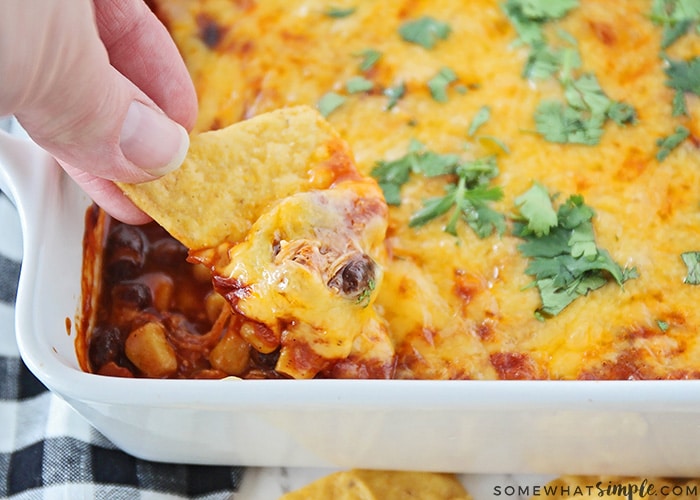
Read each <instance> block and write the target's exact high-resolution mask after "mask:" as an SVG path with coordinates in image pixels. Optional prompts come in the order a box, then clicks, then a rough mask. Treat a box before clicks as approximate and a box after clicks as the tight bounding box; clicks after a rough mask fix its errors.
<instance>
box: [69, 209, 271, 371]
mask: <svg viewBox="0 0 700 500" xmlns="http://www.w3.org/2000/svg"><path fill="white" fill-rule="evenodd" d="M93 210H94V209H93ZM88 216H89V215H88ZM105 217H106V219H105V222H106V234H105V242H104V249H103V251H102V266H101V269H99V270H98V271H97V273H98V274H99V276H97V277H96V278H97V281H99V283H100V284H101V291H100V293H99V298H98V301H97V304H96V311H95V321H94V325H93V326H92V327H91V328H90V330H89V332H88V330H87V328H84V329H83V331H84V332H86V333H87V335H85V337H86V342H85V343H86V346H85V347H83V349H84V354H85V356H84V358H86V361H87V362H86V363H85V362H84V363H83V364H84V365H86V366H85V368H86V369H87V370H88V371H91V372H93V373H98V374H101V375H110V376H120V377H150V378H223V377H227V376H231V375H234V376H238V377H241V378H278V377H281V375H280V374H278V373H277V372H275V370H274V366H275V363H276V361H277V353H276V352H272V353H269V354H261V353H259V352H257V351H256V350H255V349H252V348H250V346H249V345H248V344H247V343H246V342H245V341H244V340H243V339H242V338H240V336H238V335H237V333H236V331H234V330H236V329H234V328H229V327H230V326H231V325H232V324H233V322H232V321H231V319H230V316H231V315H230V314H229V313H227V312H226V311H227V310H228V309H229V308H228V307H227V306H226V307H225V301H224V300H223V298H222V297H221V296H220V295H218V294H217V293H215V292H214V291H213V288H212V283H211V276H210V274H209V271H208V269H206V268H205V267H204V266H201V265H196V264H192V263H189V262H187V260H186V259H187V249H186V248H185V247H184V246H183V245H182V244H181V243H179V242H178V241H176V240H175V239H174V238H172V237H171V236H170V235H169V234H168V233H166V232H165V230H164V229H162V228H161V227H160V226H158V225H157V224H155V223H150V224H146V225H143V226H130V225H126V224H123V223H121V222H119V221H116V220H113V219H110V218H109V217H108V216H105ZM92 244H95V242H92ZM89 247H90V242H89V241H87V240H86V254H87V253H93V254H94V253H95V249H90V248H89ZM237 326H240V325H237ZM137 331H139V332H141V333H142V334H141V337H142V338H141V341H139V342H136V343H135V344H136V346H135V347H132V348H131V351H132V352H130V349H129V346H130V343H131V344H134V342H133V340H132V341H131V342H130V336H134V332H137ZM144 332H145V333H144ZM136 336H138V334H137V335H136ZM79 337H80V336H79ZM163 341H164V342H163ZM220 344H221V347H219V348H218V349H217V346H219V345H220ZM78 349H79V350H80V349H81V346H80V345H78ZM139 349H141V350H143V351H144V352H142V353H141V355H139V354H138V350H139ZM134 352H136V354H134ZM217 356H218V357H217ZM144 357H151V358H152V359H150V360H146V361H144V360H143V358H144ZM212 358H214V359H213V360H212ZM84 361H85V359H84ZM135 361H136V362H135Z"/></svg>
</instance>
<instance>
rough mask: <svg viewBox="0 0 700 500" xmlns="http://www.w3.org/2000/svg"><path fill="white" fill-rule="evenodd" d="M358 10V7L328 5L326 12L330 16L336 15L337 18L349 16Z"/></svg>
mask: <svg viewBox="0 0 700 500" xmlns="http://www.w3.org/2000/svg"><path fill="white" fill-rule="evenodd" d="M356 10H357V8H356V7H334V6H331V7H328V8H327V9H326V10H325V12H324V14H325V15H327V16H328V17H335V18H341V17H348V16H350V15H352V14H354V13H355V11H356Z"/></svg>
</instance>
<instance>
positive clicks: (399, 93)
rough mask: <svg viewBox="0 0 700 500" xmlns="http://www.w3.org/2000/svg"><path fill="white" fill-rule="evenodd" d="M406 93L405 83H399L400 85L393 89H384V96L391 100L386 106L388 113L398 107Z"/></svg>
mask: <svg viewBox="0 0 700 500" xmlns="http://www.w3.org/2000/svg"><path fill="white" fill-rule="evenodd" d="M405 93H406V84H405V83H403V82H401V83H399V84H398V85H394V86H393V87H387V88H386V89H384V95H385V96H387V97H388V98H389V102H388V103H387V105H386V109H387V111H388V110H390V109H392V108H393V107H394V106H396V105H397V104H398V103H399V100H400V99H401V98H402V97H403V96H404V94H405Z"/></svg>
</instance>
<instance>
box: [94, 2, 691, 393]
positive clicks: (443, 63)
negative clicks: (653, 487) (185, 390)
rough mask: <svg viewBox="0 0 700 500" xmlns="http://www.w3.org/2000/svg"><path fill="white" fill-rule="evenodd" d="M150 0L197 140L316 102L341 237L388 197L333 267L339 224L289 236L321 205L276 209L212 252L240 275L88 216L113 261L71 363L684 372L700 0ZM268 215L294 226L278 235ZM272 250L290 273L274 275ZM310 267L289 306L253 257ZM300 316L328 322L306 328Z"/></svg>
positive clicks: (332, 372)
mask: <svg viewBox="0 0 700 500" xmlns="http://www.w3.org/2000/svg"><path fill="white" fill-rule="evenodd" d="M150 4H151V6H152V8H153V10H154V12H155V13H156V15H157V16H159V18H160V19H161V20H162V21H163V22H164V24H165V25H166V26H167V28H168V29H169V31H170V33H171V34H172V36H173V38H174V40H175V42H176V43H177V45H178V47H179V48H180V51H181V53H182V54H183V57H184V59H185V62H186V63H187V66H188V68H189V70H190V73H191V75H192V78H193V80H194V83H195V86H196V88H197V91H198V97H199V102H200V113H199V117H198V122H197V125H196V129H195V131H194V134H195V135H196V134H205V133H208V132H209V131H215V130H220V129H224V128H226V127H229V126H232V125H236V124H243V123H246V122H248V121H249V120H252V119H254V118H255V117H258V116H259V115H263V114H264V113H267V112H271V111H274V110H279V109H284V108H289V107H295V106H308V107H312V108H315V109H316V110H317V112H318V113H319V114H320V115H321V116H323V117H324V118H325V119H326V120H327V121H328V123H329V124H330V125H331V126H332V127H333V129H334V130H336V131H337V134H338V136H339V137H340V138H341V139H342V141H344V144H346V145H347V147H348V150H349V151H351V152H352V154H350V153H348V155H349V156H348V158H350V160H348V162H349V163H348V164H350V163H351V164H352V169H353V171H355V170H356V171H357V182H359V183H360V184H361V185H362V186H363V187H362V189H361V190H360V191H361V192H360V191H357V190H356V188H357V186H355V187H353V189H354V191H353V193H354V194H352V195H348V196H351V197H350V198H348V199H349V200H350V201H348V202H347V203H350V204H351V205H352V206H353V209H348V210H345V209H340V208H338V210H345V211H344V212H343V213H344V214H346V215H345V216H344V217H343V218H342V220H343V221H344V222H343V224H346V226H347V227H352V228H354V229H353V230H352V231H351V232H347V231H345V232H343V233H342V234H345V235H347V234H353V235H361V234H364V233H363V232H362V231H365V226H363V225H362V224H364V222H362V220H364V219H362V216H357V214H358V213H359V214H362V213H368V212H367V210H369V211H370V212H372V213H373V214H375V216H376V215H377V214H380V212H381V214H382V215H381V217H386V219H385V220H384V219H382V221H384V222H378V224H379V225H376V226H371V227H372V228H373V229H372V230H373V231H376V230H379V229H377V228H380V230H381V231H382V233H381V251H379V250H378V249H377V248H376V247H375V246H373V247H372V248H374V251H375V253H373V254H372V258H371V259H369V260H368V259H367V258H365V257H364V256H363V255H366V254H367V252H364V251H362V252H359V251H358V252H355V253H352V252H351V253H352V255H353V258H347V259H346V260H342V265H341V261H337V259H335V258H334V259H331V258H330V257H328V255H329V252H331V251H330V250H329V248H330V247H332V246H333V245H326V243H327V242H328V241H331V240H332V241H337V240H335V239H334V238H336V237H337V236H338V234H340V233H338V231H331V232H328V233H324V234H325V235H326V236H325V237H326V238H327V240H324V237H323V235H321V234H320V232H319V231H311V233H313V237H311V236H309V234H310V233H309V232H308V231H307V232H304V231H301V230H299V231H296V230H295V231H296V232H293V231H288V229H289V228H290V227H292V226H295V223H296V222H297V221H301V222H299V224H306V227H307V228H309V227H311V228H314V227H316V226H317V225H318V224H319V222H318V218H317V217H316V218H314V217H309V216H308V214H309V213H310V212H314V211H315V209H314V208H313V207H319V206H321V205H323V206H328V204H329V203H330V204H331V205H333V203H335V202H333V201H328V200H329V199H326V198H323V200H324V201H318V200H317V201H315V202H314V204H308V203H307V202H304V203H297V204H294V203H291V202H289V199H288V198H285V199H284V200H287V201H284V202H283V200H272V201H270V202H269V204H268V205H266V211H265V213H264V215H261V216H260V218H259V221H258V220H256V221H254V223H253V224H252V225H251V229H250V231H249V232H248V233H246V234H244V235H241V236H240V239H239V240H237V241H235V242H233V243H235V244H234V245H232V250H231V251H228V253H227V258H230V260H228V261H227V262H226V263H225V265H223V266H220V268H219V269H223V268H225V269H226V272H228V273H231V272H233V271H232V270H233V269H234V268H236V269H238V271H236V272H237V273H238V274H236V277H237V278H236V279H237V280H238V281H237V282H236V283H235V286H233V285H232V282H231V281H229V282H228V284H227V285H226V286H222V285H221V283H220V282H219V286H218V288H217V286H216V285H217V281H216V277H215V278H214V284H213V285H212V276H211V269H212V266H213V264H212V261H211V260H207V259H202V254H201V253H199V254H197V253H196V252H193V251H192V249H189V252H188V249H187V248H186V247H184V246H182V245H181V244H180V243H178V242H177V241H175V240H174V239H172V238H171V237H170V236H169V235H168V234H167V233H165V232H164V231H163V230H162V229H160V228H159V227H157V226H155V225H150V226H143V227H132V226H125V225H123V224H120V223H118V222H116V221H110V220H109V219H108V218H107V217H106V216H104V214H100V213H97V212H98V211H97V210H96V213H95V214H93V215H94V217H95V220H96V221H97V220H100V221H102V222H101V224H103V225H104V227H105V242H104V252H103V253H104V258H103V261H104V262H103V266H102V268H101V269H102V270H101V273H102V274H101V277H100V278H98V279H99V280H100V281H101V283H102V285H101V286H100V293H99V301H97V302H98V305H97V308H96V310H97V312H96V313H95V318H96V319H95V321H94V322H93V323H94V324H92V325H91V326H90V328H89V329H88V331H86V332H85V339H86V342H85V344H86V346H87V347H86V348H85V352H84V353H83V356H82V359H83V365H84V368H85V369H86V370H88V371H92V372H95V373H102V374H105V375H117V376H136V377H158V378H162V377H180V378H223V377H227V376H237V377H241V378H261V377H262V378H278V377H284V378H311V377H320V378H322V377H333V378H398V379H558V380H574V379H618V380H619V379H671V378H672V379H682V378H698V377H700V361H699V360H700V340H699V339H700V336H698V331H699V327H700V310H699V309H698V307H697V304H698V301H699V300H700V287H699V286H697V285H698V284H700V28H699V26H700V7H698V6H697V5H696V4H697V2H690V1H684V0H648V1H642V0H621V1H617V2H606V1H603V0H552V1H539V0H505V1H503V0H498V1H496V0H493V1H487V0H476V1H470V2H462V1H457V0H439V1H431V2H428V1H416V0H396V1H384V2H375V1H368V0H336V1H333V2H329V1H325V0H294V1H287V0H285V1H281V0H279V1H278V0H266V1H264V2H263V1H255V0H236V1H231V0H199V1H194V0H153V1H151V2H150ZM212 155H214V156H215V153H212ZM262 168H264V165H263V167H262ZM270 175H279V172H277V171H274V172H272V171H271V172H270ZM360 184H358V186H359V185H360ZM362 190H366V191H362ZM376 190H379V191H376ZM331 191H334V190H331ZM331 191H328V192H329V193H330V192H331ZM377 192H379V193H381V196H380V197H381V202H377V201H376V199H375V194H376V193H377ZM357 193H360V194H359V195H358V194H357ZM363 193H364V194H363ZM367 193H369V194H367ZM335 194H337V192H336V193H335ZM324 196H325V195H324ZM363 199H365V200H366V199H370V200H374V201H372V202H371V203H373V205H372V206H373V207H375V208H372V209H368V208H367V207H368V206H369V205H362V200H363ZM338 203H339V205H338V207H340V206H341V205H342V204H345V203H346V201H342V202H340V201H339V202H338ZM361 205H362V206H361ZM333 206H335V205H333ZM343 206H346V205H343ZM358 207H359V208H358ZM232 210H235V209H234V208H232ZM358 210H359V211H358ZM377 210H379V212H377ZM383 210H386V213H384V212H383ZM304 214H307V215H304ZM348 214H350V215H348ZM353 214H354V215H353ZM357 217H359V218H357ZM381 217H380V218H381ZM361 219H362V220H361ZM333 220H334V221H336V222H334V224H335V223H337V220H336V219H333ZM377 220H378V221H379V219H377ZM202 224H206V220H204V221H202ZM256 224H257V225H256ZM348 224H349V225H348ZM358 224H359V226H358ZM382 224H383V225H382ZM360 226H362V227H361V228H360ZM295 227H296V226H295ZM366 227H370V226H366ZM253 228H257V229H253ZM281 228H286V229H284V231H288V233H289V234H290V235H292V233H293V234H294V235H296V236H289V237H287V236H285V237H284V238H278V237H276V236H275V235H279V234H282V233H281V232H280V231H283V229H281ZM358 228H360V229H358ZM302 233H303V236H300V235H301V234H302ZM263 234H264V235H268V236H269V237H266V238H267V239H264V241H265V245H262V244H258V243H259V241H260V240H259V238H261V235H263ZM284 234H287V233H284ZM372 234H373V237H376V234H377V233H376V232H374V233H372ZM256 238H257V239H256ZM328 238H330V240H328ZM353 238H355V236H353ZM357 238H360V239H361V237H360V236H357ZM301 240H303V241H304V243H303V244H302V243H299V241H301ZM309 241H313V242H314V243H312V244H309ZM324 241H325V243H324ZM353 241H355V240H353ZM357 241H359V240H357ZM363 241H364V240H363ZM256 242H257V243H256ZM239 243H240V245H239ZM261 245H262V246H261ZM262 248H265V249H267V250H265V252H268V250H269V249H272V250H271V251H270V252H268V253H270V255H269V256H267V257H265V259H267V260H265V259H262V258H260V259H258V258H257V257H260V256H261V255H263V254H264V255H267V253H265V252H263V251H262V250H261V249H262ZM343 248H345V249H346V250H347V248H349V247H347V245H346V246H345V247H343ZM353 248H354V247H353ZM346 250H343V252H346ZM256 252H258V253H256ZM341 253H342V252H341ZM188 255H189V257H188ZM332 255H333V256H335V257H337V256H338V255H340V254H338V255H336V254H332ZM342 255H344V256H347V255H348V253H347V252H346V253H342ZM283 257H284V258H285V259H286V260H285V266H287V267H269V266H268V267H265V266H266V265H267V264H266V263H268V262H276V261H275V259H278V260H280V259H282V258H283ZM236 259H239V260H236ZM319 259H320V260H319ZM186 260H187V261H186ZM336 261H337V263H338V265H337V266H336V267H333V266H334V265H335V264H334V263H336ZM311 262H325V263H326V264H324V265H325V266H326V267H324V269H326V270H327V269H333V270H334V271H333V272H330V271H324V272H325V273H326V275H324V276H325V278H324V281H323V283H324V286H309V287H308V289H305V288H304V287H303V286H302V287H301V288H299V294H296V295H294V299H293V300H292V299H289V298H286V299H284V300H283V299H280V295H279V294H277V295H275V299H274V300H272V299H269V300H268V299H266V298H265V297H268V296H267V295H264V294H260V295H256V294H257V293H258V292H257V290H259V288H256V286H257V283H258V282H259V281H260V280H259V281H254V279H253V278H252V277H253V276H255V275H256V272H257V273H258V274H259V275H260V276H264V277H265V278H264V279H263V280H262V281H265V283H267V284H268V285H269V284H270V283H273V281H270V279H268V276H271V275H273V274H275V273H277V274H275V276H276V277H275V280H276V281H274V283H276V284H277V285H276V286H278V285H279V284H280V283H287V281H285V279H286V278H288V277H292V276H297V274H295V273H297V271H296V270H298V268H297V267H295V266H306V267H307V268H312V267H313V266H311V264H310V263H311ZM219 263H220V262H219ZM205 264H206V265H205ZM241 266H243V267H241ZM318 268H319V266H316V267H314V269H318ZM256 270H257V271H256ZM268 271H269V272H268ZM273 271H274V272H273ZM280 273H282V275H280ZM284 273H290V274H288V275H284ZM229 275H230V274H229ZM229 275H227V276H229ZM334 277H335V281H334V280H333V278H334ZM246 280H249V281H246ZM302 282H303V280H302ZM300 286H301V285H300ZM278 291H279V290H278ZM226 293H230V294H233V295H232V296H229V297H228V298H226ZM282 296H285V297H288V296H287V295H285V294H282ZM339 297H340V298H339ZM341 299H342V300H343V301H346V302H343V303H342V304H343V306H342V307H340V306H339V307H336V306H335V305H331V304H339V303H340V302H338V301H339V300H341ZM246 301H247V302H246ZM280 301H282V302H284V304H283V305H281V304H282V302H280ZM319 304H327V305H328V307H326V306H323V307H318V305H319ZM312 306H314V307H315V309H314V310H315V312H314V314H320V315H325V316H326V317H325V318H322V319H323V321H321V320H320V319H319V321H317V322H315V323H314V322H311V321H310V320H308V319H304V320H301V319H300V318H306V316H305V312H306V311H308V310H310V308H311V307H312ZM357 318H363V320H362V321H363V323H362V324H363V325H365V326H363V327H362V328H360V329H358V330H357V332H358V333H356V334H353V335H352V336H351V337H349V338H343V339H342V343H343V346H344V347H343V349H341V350H338V349H326V348H325V347H323V348H320V347H319V345H320V344H321V343H319V342H316V341H314V342H311V341H310V340H309V339H310V338H314V339H326V340H324V341H323V344H324V346H328V345H330V344H331V343H332V342H331V340H332V341H336V340H337V341H338V342H341V340H338V339H339V337H338V336H337V335H336V334H335V333H333V332H335V330H338V329H339V328H340V329H341V330H342V329H343V327H344V326H345V325H348V328H350V327H351V325H353V324H355V323H356V322H357ZM311 324H313V325H314V326H313V327H309V326H308V325H311ZM319 325H325V326H319ZM366 325H370V326H366ZM328 339H331V340H328ZM289 346H295V347H293V348H292V347H289ZM300 346H301V347H300Z"/></svg>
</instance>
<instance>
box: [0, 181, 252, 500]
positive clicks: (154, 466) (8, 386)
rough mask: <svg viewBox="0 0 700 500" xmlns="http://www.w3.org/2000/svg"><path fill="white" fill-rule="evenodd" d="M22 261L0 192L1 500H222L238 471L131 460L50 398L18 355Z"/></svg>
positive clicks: (16, 230)
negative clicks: (16, 315)
mask: <svg viewBox="0 0 700 500" xmlns="http://www.w3.org/2000/svg"><path fill="white" fill-rule="evenodd" d="M21 256H22V234H21V228H20V223H19V217H18V214H17V212H16V210H15V208H14V206H13V205H12V203H11V202H10V200H9V198H8V197H7V196H6V195H5V194H4V193H2V191H0V498H8V499H13V500H25V499H26V500H30V499H31V500H33V499H66V500H80V499H90V500H92V499H109V500H114V499H117V500H119V499H125V500H126V499H128V500H131V499H142V500H177V499H190V498H191V499H202V500H204V499H206V500H214V499H216V500H225V499H228V498H230V497H231V495H232V493H233V492H235V491H237V490H238V488H239V486H240V484H241V479H242V477H243V472H244V469H243V468H241V467H219V466H217V467H213V466H212V467H207V466H198V465H186V464H182V465H173V464H162V463H156V462H149V461H146V460H140V459H137V458H134V457H132V456H130V455H128V454H126V453H124V452H122V451H120V450H118V449H117V448H116V447H115V446H114V445H113V444H112V443H110V442H109V441H108V440H107V439H106V438H105V437H104V436H102V435H101V434H99V433H98V432H97V431H96V430H95V429H94V428H92V427H91V426H90V424H88V423H87V422H86V421H85V420H84V419H83V418H82V417H81V416H80V415H78V414H77V413H76V412H75V411H74V410H73V409H72V408H71V407H69V406H68V405H67V404H66V403H65V402H63V400H61V399H59V398H58V397H56V396H54V395H53V394H51V393H50V392H49V391H48V390H47V389H46V388H45V387H44V386H43V385H42V384H41V382H39V381H38V380H37V379H36V378H35V377H34V375H32V374H31V372H30V371H29V370H28V369H27V368H26V366H25V365H24V363H23V362H22V360H21V359H20V357H19V353H18V350H17V345H16V342H15V334H14V303H15V295H16V290H17V280H18V277H19V271H20V265H21Z"/></svg>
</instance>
